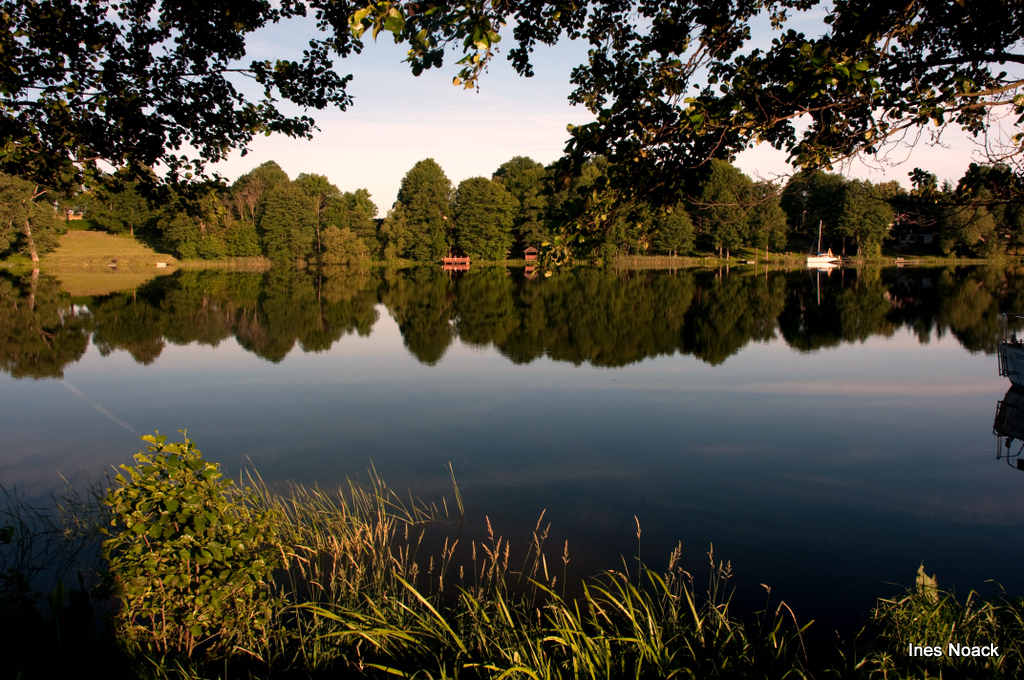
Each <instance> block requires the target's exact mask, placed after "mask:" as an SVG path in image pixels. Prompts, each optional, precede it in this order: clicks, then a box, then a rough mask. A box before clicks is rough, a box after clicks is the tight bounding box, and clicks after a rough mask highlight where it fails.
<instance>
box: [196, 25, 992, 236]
mask: <svg viewBox="0 0 1024 680" xmlns="http://www.w3.org/2000/svg"><path fill="white" fill-rule="evenodd" d="M810 19H812V20H813V19H815V17H810ZM314 32H315V29H314V28H313V27H312V23H311V22H309V21H308V20H307V21H302V20H298V21H296V20H292V21H289V22H285V23H283V24H280V25H276V26H273V27H270V28H268V29H265V30H264V31H262V32H260V33H258V34H256V36H254V39H253V40H252V41H251V42H250V44H249V54H248V55H247V58H250V57H251V58H256V59H264V58H271V59H273V58H280V57H282V56H289V57H291V58H296V57H297V56H298V54H299V53H300V52H301V49H302V47H303V46H304V44H305V41H306V40H308V39H309V38H310V37H311V36H312V35H313V33H314ZM506 32H507V33H510V31H506ZM509 40H510V38H509ZM499 47H500V46H499ZM405 50H406V48H405V47H404V46H401V45H395V44H394V43H393V41H392V39H391V38H390V36H388V35H387V34H381V36H380V39H379V41H378V42H373V41H372V40H370V39H367V41H366V49H364V51H363V53H362V54H360V55H354V56H351V57H348V58H345V59H339V60H338V61H337V62H336V64H335V67H336V69H337V70H338V72H339V73H342V74H352V75H353V79H352V81H351V83H350V84H349V86H348V91H349V93H350V94H351V95H352V96H353V98H354V100H355V101H354V104H353V106H351V107H350V108H349V109H348V110H347V111H344V112H342V111H337V110H330V111H321V112H315V111H314V112H312V116H313V118H315V119H316V121H317V125H318V127H319V128H320V131H319V132H318V133H315V134H314V138H313V139H312V140H311V141H307V140H297V139H291V138H288V137H284V136H281V135H275V136H271V137H259V138H257V139H255V140H254V141H253V142H252V144H251V145H250V152H249V153H248V154H247V155H246V156H245V157H242V156H241V155H240V154H239V153H238V152H236V153H235V154H233V155H232V157H231V158H230V159H228V160H226V161H224V162H222V163H219V164H217V165H215V166H212V168H211V169H212V170H214V171H216V172H219V173H220V174H221V175H223V176H225V177H226V178H228V179H229V180H234V179H235V178H237V177H238V176H239V175H242V174H244V173H246V172H248V171H249V170H251V169H252V168H254V167H256V166H257V165H259V164H261V163H264V162H266V161H269V160H274V161H276V162H277V163H278V164H280V165H281V167H282V168H284V170H285V171H286V172H287V173H288V175H289V176H290V177H292V178H294V177H296V176H297V175H298V174H299V173H303V172H305V173H316V174H322V175H326V176H327V177H328V178H329V179H330V180H331V182H333V183H334V184H335V185H337V186H338V188H340V189H341V190H342V191H354V190H355V189H359V188H365V189H368V190H369V192H370V194H371V196H372V198H373V200H374V202H375V203H376V204H377V207H378V209H379V211H380V216H384V215H385V214H386V213H387V210H388V209H389V208H390V207H391V205H392V204H393V203H394V201H395V196H396V195H397V193H398V189H399V186H400V184H401V181H402V177H403V176H404V175H405V173H406V172H407V171H408V170H409V169H410V168H411V167H412V166H413V165H414V164H415V163H416V162H417V161H420V160H423V159H425V158H433V159H434V160H436V161H437V162H438V163H439V164H440V165H441V167H442V168H443V169H444V171H445V173H446V174H447V176H448V179H450V180H451V181H452V182H453V184H455V185H457V184H458V183H459V182H461V181H462V180H464V179H468V178H470V177H478V176H484V177H490V176H491V174H492V173H493V172H494V171H495V170H496V169H497V168H498V166H500V165H501V164H502V163H504V162H505V161H507V160H509V159H511V158H512V157H514V156H528V157H530V158H533V159H534V160H536V161H539V162H541V163H544V164H548V163H551V162H553V161H554V160H556V159H557V158H558V157H559V156H560V155H561V153H562V149H563V148H564V146H565V142H566V140H567V139H568V138H569V134H568V132H567V131H566V126H567V125H568V124H575V125H579V124H582V123H587V122H590V121H592V120H593V116H592V115H591V114H590V112H588V111H587V110H586V109H585V108H583V107H573V106H571V105H570V104H569V101H568V96H569V94H570V92H571V91H572V89H573V88H572V85H571V83H570V82H569V78H570V75H571V72H572V68H573V67H574V66H576V65H579V64H583V63H585V62H586V55H587V45H586V43H584V42H582V41H578V42H575V43H573V42H568V41H565V42H562V43H560V44H558V45H556V46H554V47H546V46H541V47H539V48H538V49H537V51H536V52H535V54H534V71H535V74H536V75H535V76H534V77H533V78H522V77H520V76H518V75H517V74H516V73H515V71H514V70H513V69H512V67H511V66H510V65H509V64H508V62H507V61H506V59H505V54H504V52H503V53H502V54H499V55H498V57H497V58H495V59H494V60H493V63H492V65H491V66H490V68H489V71H488V72H487V73H486V74H485V75H484V76H483V78H482V79H481V81H480V89H479V91H473V90H466V89H464V88H462V87H456V86H454V85H453V84H452V78H453V77H454V76H455V75H456V73H457V71H458V67H457V66H456V65H455V61H456V60H457V59H458V56H455V57H454V58H452V55H448V57H446V59H445V65H444V66H443V67H442V68H441V69H432V70H428V71H425V72H424V73H423V74H422V75H420V76H419V77H415V76H413V75H412V72H411V70H410V69H409V65H408V64H405V63H403V60H404V59H405ZM283 108H284V107H283ZM284 110H285V111H288V110H289V109H287V108H284ZM295 112H298V111H297V110H296V111H295ZM952 132H953V134H950V133H949V132H947V133H946V135H945V137H944V139H943V142H944V144H943V146H933V145H931V144H929V143H928V142H927V133H926V134H925V136H924V137H923V141H921V142H919V143H918V144H916V145H915V146H914V147H912V148H907V149H898V150H896V152H895V153H893V154H892V156H891V160H893V161H899V162H898V163H897V164H896V165H894V166H892V167H886V168H880V167H878V165H879V164H878V163H867V162H863V161H854V162H852V163H851V164H850V165H849V166H848V167H846V168H843V169H842V171H843V172H844V174H847V175H848V176H850V177H857V178H861V179H869V180H871V181H873V182H879V181H888V180H897V181H899V182H901V183H902V184H904V185H905V186H909V181H908V178H907V175H908V173H909V172H910V171H911V170H913V169H914V168H915V167H922V168H924V169H926V170H928V171H930V172H933V173H935V174H936V175H937V176H938V177H939V181H940V183H941V182H942V181H943V180H946V179H948V180H950V181H953V182H956V181H957V180H958V179H959V178H960V177H961V176H962V175H963V173H964V171H965V170H966V169H967V166H968V165H969V164H970V163H971V162H972V160H977V158H976V157H975V156H976V153H977V151H978V147H977V145H976V144H975V143H974V142H973V141H972V140H971V139H970V138H969V137H967V136H966V135H964V134H962V133H959V131H952ZM736 164H737V166H739V167H740V169H742V170H743V171H744V172H746V173H747V174H748V175H750V176H751V177H755V178H765V179H772V178H776V177H779V176H783V175H786V174H787V173H791V172H792V168H790V166H788V165H787V164H786V163H785V154H784V153H783V152H780V151H776V150H774V149H772V148H771V147H769V146H767V145H762V146H761V147H758V148H755V149H752V150H749V151H746V152H744V153H742V154H741V155H740V156H739V158H738V159H737V162H736ZM837 170H838V168H837Z"/></svg>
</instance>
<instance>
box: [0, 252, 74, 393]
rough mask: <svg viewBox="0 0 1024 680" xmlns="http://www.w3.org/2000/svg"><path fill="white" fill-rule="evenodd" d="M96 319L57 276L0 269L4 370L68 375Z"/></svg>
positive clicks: (22, 374) (19, 375)
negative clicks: (82, 309)
mask: <svg viewBox="0 0 1024 680" xmlns="http://www.w3.org/2000/svg"><path fill="white" fill-rule="evenodd" d="M91 326H92V320H91V319H90V318H89V316H88V315H82V314H79V313H78V312H77V311H76V309H75V307H74V306H73V305H72V304H71V297H70V296H69V295H68V294H67V293H65V292H64V291H63V290H61V288H60V284H59V283H58V282H57V280H56V279H54V278H52V277H50V276H46V275H42V274H40V273H39V272H38V270H36V271H34V272H33V273H32V274H30V275H26V276H12V275H10V274H7V273H4V272H0V371H3V372H5V373H10V374H11V375H12V376H13V377H15V378H35V379H39V378H63V377H64V368H65V367H66V366H67V365H68V364H72V363H74V362H76V361H78V360H79V359H80V358H81V357H82V355H83V354H84V353H85V349H86V347H87V346H88V344H89V330H90V328H91Z"/></svg>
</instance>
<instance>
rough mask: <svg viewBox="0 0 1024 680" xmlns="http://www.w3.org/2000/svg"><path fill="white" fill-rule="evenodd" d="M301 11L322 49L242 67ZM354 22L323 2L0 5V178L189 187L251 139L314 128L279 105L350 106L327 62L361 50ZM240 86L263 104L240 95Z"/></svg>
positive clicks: (16, 1)
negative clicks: (147, 179) (162, 172)
mask: <svg viewBox="0 0 1024 680" xmlns="http://www.w3.org/2000/svg"><path fill="white" fill-rule="evenodd" d="M307 8H308V9H312V10H313V12H314V14H315V16H316V20H317V26H318V27H319V29H320V31H321V33H322V38H323V39H314V40H310V42H309V46H308V49H306V50H305V51H304V53H303V54H302V56H301V58H300V59H299V60H289V59H276V60H273V61H271V60H264V61H258V60H257V61H250V62H248V63H245V62H244V61H243V59H244V57H245V54H246V41H247V39H248V38H249V37H250V36H251V34H253V33H254V32H255V31H257V30H259V29H261V28H263V27H265V26H267V25H269V24H271V23H276V22H279V21H282V20H285V19H289V18H292V17H295V16H305V15H306V13H307ZM352 10H353V6H352V5H350V4H347V3H345V2H342V3H334V2H330V1H328V0H313V1H312V2H307V3H303V2H301V1H300V2H295V1H293V0H284V1H283V2H280V3H271V2H268V1H267V0H202V1H201V2H197V1H195V0H185V1H183V2H164V1H161V0H123V1H119V0H58V1H50V0H3V2H0V170H2V171H6V172H9V173H12V174H18V175H21V176H23V177H25V178H26V179H30V180H33V181H37V182H41V183H43V184H47V185H50V186H52V187H58V186H59V187H72V186H74V184H76V183H78V182H80V181H81V180H82V178H83V175H85V174H87V173H88V172H90V171H92V170H95V169H96V167H97V161H104V162H106V163H109V164H110V165H113V166H117V167H123V166H128V167H133V168H141V167H143V166H152V165H155V164H157V163H160V164H163V165H164V166H165V167H166V168H167V169H168V170H169V172H170V176H171V177H172V178H174V179H177V178H184V179H188V178H189V177H191V176H192V175H193V174H196V173H200V172H202V170H203V166H204V164H205V163H207V162H215V161H218V160H221V159H222V158H224V157H225V156H226V155H227V153H228V152H230V151H232V150H235V149H240V148H241V149H244V148H245V147H246V145H247V144H248V143H249V142H250V141H251V140H252V138H253V136H254V135H256V134H261V133H271V132H280V133H284V134H287V135H290V136H294V137H308V136H309V135H310V134H311V133H312V131H313V130H314V129H315V128H314V122H313V120H312V119H311V118H309V117H308V116H306V115H304V114H299V115H293V114H289V113H285V112H284V110H283V109H282V108H281V107H280V105H279V103H280V102H282V101H284V102H289V103H291V104H294V105H296V106H298V107H300V108H301V109H302V110H304V111H305V110H309V109H323V108H326V107H328V106H332V105H333V106H337V107H339V108H341V109H344V108H346V107H347V106H348V104H349V103H350V99H349V96H348V95H347V93H346V92H345V85H346V83H347V82H348V77H342V76H339V75H338V74H337V73H336V72H335V71H334V70H333V62H332V56H333V55H342V56H344V55H346V54H348V53H350V52H351V51H352V50H358V49H359V48H360V44H359V42H358V41H357V40H354V39H352V37H351V34H350V32H349V30H348V24H347V20H348V16H349V14H350V13H351V11H352ZM245 79H249V80H251V81H252V82H254V83H255V85H256V86H257V88H258V90H262V94H260V95H258V96H255V97H254V96H249V95H246V94H244V93H243V92H241V91H240V90H239V89H238V87H236V83H238V82H241V81H243V80H245ZM185 147H191V148H193V149H194V150H195V153H194V154H192V153H189V152H187V151H186V150H185Z"/></svg>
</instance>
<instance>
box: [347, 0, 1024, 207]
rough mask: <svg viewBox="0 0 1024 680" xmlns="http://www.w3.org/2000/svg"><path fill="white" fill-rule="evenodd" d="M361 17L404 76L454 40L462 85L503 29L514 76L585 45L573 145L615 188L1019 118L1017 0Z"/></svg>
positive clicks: (739, 2) (572, 6)
mask: <svg viewBox="0 0 1024 680" xmlns="http://www.w3.org/2000/svg"><path fill="white" fill-rule="evenodd" d="M822 13H824V15H825V16H824V17H823V18H822V19H819V18H817V17H820V16H821V14H822ZM396 14H397V15H399V16H402V17H403V18H404V19H405V21H404V22H403V23H402V25H401V29H400V30H399V29H398V27H397V24H396V23H395V22H394V20H393V17H395V15H396ZM356 18H361V22H362V23H361V26H365V27H369V26H371V25H372V26H374V27H378V26H380V25H381V23H382V22H383V23H385V24H386V21H387V20H388V18H392V26H394V31H395V33H396V35H397V36H398V37H400V38H402V39H404V40H406V41H408V42H409V44H410V47H411V50H410V53H409V54H410V57H409V59H410V61H411V62H412V65H413V69H414V71H416V70H419V69H422V68H429V67H431V66H435V65H438V64H439V63H440V61H441V57H442V52H441V50H442V49H443V47H444V46H445V45H446V44H449V43H451V42H452V41H455V40H460V41H461V43H462V45H463V50H464V52H465V53H466V57H465V58H464V59H463V60H462V61H461V62H460V64H462V65H463V69H462V71H461V72H460V78H459V79H457V80H461V81H462V82H465V84H466V85H467V86H469V85H472V84H474V83H476V82H477V81H478V79H479V78H480V76H481V73H482V71H483V69H484V67H485V65H486V63H487V61H488V60H489V59H491V58H492V57H493V55H494V53H495V44H496V43H497V42H498V41H499V40H500V30H501V29H502V27H504V26H505V25H513V26H514V29H513V30H512V35H513V37H514V39H515V41H516V42H515V45H514V46H513V48H512V49H511V50H509V51H508V58H509V59H510V60H511V61H512V63H513V65H514V66H515V67H516V69H517V70H519V72H520V73H522V74H524V75H530V74H531V73H532V67H531V65H530V61H529V58H530V53H531V52H532V50H533V48H534V47H535V46H536V44H538V43H554V42H556V41H558V40H559V39H561V38H563V37H568V38H583V39H586V40H587V41H588V42H589V43H590V45H591V48H590V51H589V57H588V62H587V63H586V64H583V65H580V66H579V67H577V68H576V69H575V70H574V71H573V75H572V82H573V84H574V85H575V86H576V89H575V91H574V92H573V94H572V95H571V97H570V98H571V100H572V101H573V102H574V103H578V104H583V105H585V106H586V107H587V108H588V109H589V110H590V111H591V112H593V113H594V114H595V116H596V118H597V120H596V121H595V122H593V123H590V124H587V125H582V126H579V127H576V128H575V129H573V130H572V131H571V132H572V139H571V140H570V141H569V144H568V147H567V151H569V152H570V154H571V155H576V156H580V157H584V158H585V157H589V156H593V155H596V154H600V155H604V156H607V157H608V158H609V160H610V161H612V163H613V165H614V166H615V167H616V168H619V173H621V174H625V175H627V176H628V177H629V178H630V180H629V182H619V184H620V186H627V185H629V186H640V187H642V188H643V189H645V190H649V189H651V188H657V187H660V186H671V185H673V184H675V182H676V180H677V179H678V171H680V170H686V169H690V168H693V167H694V166H701V165H703V164H705V163H706V162H707V161H708V160H710V159H711V158H728V157H730V156H731V155H733V154H735V153H736V152H738V151H740V150H742V149H744V148H748V147H750V146H752V145H755V144H757V143H761V142H767V143H769V144H771V145H772V146H774V147H776V148H779V149H782V150H785V151H787V152H788V153H789V158H790V161H791V162H792V163H793V164H794V165H796V166H797V167H828V166H829V165H830V164H831V163H833V162H835V161H837V160H840V159H844V158H847V157H850V156H852V155H855V154H858V153H864V154H878V153H881V152H884V150H885V148H886V145H887V144H889V143H893V142H897V141H902V140H906V139H908V138H909V139H913V138H914V134H915V132H916V130H917V129H919V128H922V127H924V126H927V125H929V124H936V125H939V126H945V125H947V124H949V123H954V124H957V125H960V126H962V127H963V128H964V129H966V130H967V131H968V132H970V133H972V134H974V135H976V136H980V135H983V134H984V133H985V132H986V131H987V130H988V129H989V127H990V124H991V121H990V117H989V114H990V113H992V112H993V111H1007V112H1009V113H1010V115H1012V116H1015V117H1016V118H1017V121H1016V122H1017V124H1018V125H1019V124H1020V123H1021V122H1022V119H1024V94H1021V93H1020V92H1019V88H1020V87H1021V85H1022V84H1024V69H1022V68H1021V67H1020V65H1021V64H1024V51H1022V49H1021V39H1022V37H1024V35H1022V30H1024V11H1022V6H1021V2H1020V1H1019V0H976V1H974V0H972V1H971V2H956V1H952V0H907V1H905V2H899V3H893V2H891V0H836V1H835V2H832V3H831V4H829V3H821V2H818V1H817V0H723V1H722V2H706V1H705V0H689V1H687V0H682V1H679V0H677V1H675V2H664V1H663V0H639V1H626V0H555V1H554V2H541V1H538V0H526V1H522V2H513V3H491V2H485V1H479V2H468V3H448V2H427V3H425V4H424V3H415V4H412V3H378V4H376V5H374V6H373V7H371V8H367V9H365V10H362V11H361V12H360V13H358V14H357V15H356ZM769 24H770V26H771V33H770V36H769V37H770V38H771V42H770V43H769V42H768V41H767V40H765V39H764V37H765V35H764V34H765V33H766V32H767V30H768V25H769ZM805 31H814V33H816V34H808V33H807V32H805ZM357 32H358V31H357ZM1015 67H1016V70H1015ZM908 134H909V137H907V135H908ZM986 141H990V140H986ZM1003 141H1004V144H1003V146H1002V147H1001V148H989V149H988V150H989V152H990V153H991V155H992V156H995V157H998V158H1001V159H1004V160H1005V158H1006V157H1007V156H1008V155H1016V154H1019V153H1020V152H1021V150H1022V148H1024V137H1022V135H1020V134H1017V135H1014V136H1012V138H1009V139H1006V140H1003ZM575 165H577V166H578V163H577V164H575ZM637 180H639V181H637Z"/></svg>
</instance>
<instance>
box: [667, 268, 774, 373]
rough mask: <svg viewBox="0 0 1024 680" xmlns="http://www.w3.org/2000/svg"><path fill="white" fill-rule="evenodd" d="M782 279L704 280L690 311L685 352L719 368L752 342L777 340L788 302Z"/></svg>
mask: <svg viewBox="0 0 1024 680" xmlns="http://www.w3.org/2000/svg"><path fill="white" fill-rule="evenodd" d="M785 293H786V282H785V280H784V278H783V277H782V276H779V275H772V276H768V277H767V278H766V277H763V276H756V275H754V276H750V275H738V274H731V275H723V274H722V272H716V273H715V274H713V275H711V276H708V275H704V276H702V277H701V279H700V282H699V290H698V299H697V302H696V304H695V305H694V307H693V309H692V310H691V317H692V321H691V323H690V324H688V325H689V327H690V330H691V332H690V333H688V334H687V342H686V351H687V352H688V353H691V354H693V355H694V356H695V357H697V358H698V359H701V360H702V361H706V362H708V363H709V364H713V365H717V364H720V363H722V362H723V361H725V360H726V359H727V358H728V357H730V356H732V355H733V354H736V353H737V352H739V351H740V350H741V349H743V347H745V346H746V345H747V344H749V343H750V342H751V341H759V342H767V341H768V340H771V339H773V338H774V337H775V326H776V319H777V318H778V316H779V313H780V312H781V311H782V308H783V305H784V304H785V302H786V295H785Z"/></svg>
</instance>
